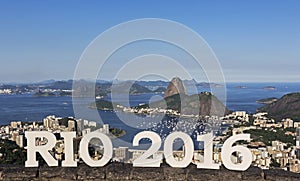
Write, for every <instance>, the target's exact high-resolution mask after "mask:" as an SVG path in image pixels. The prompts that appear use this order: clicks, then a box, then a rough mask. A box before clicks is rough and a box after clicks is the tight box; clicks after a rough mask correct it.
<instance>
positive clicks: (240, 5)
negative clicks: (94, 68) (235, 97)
mask: <svg viewBox="0 0 300 181" xmlns="http://www.w3.org/2000/svg"><path fill="white" fill-rule="evenodd" d="M0 4H1V6H0V23H1V25H2V28H1V30H0V32H1V34H0V40H1V44H0V49H1V50H2V53H1V54H0V61H1V63H2V66H1V67H0V77H1V79H0V82H3V83H7V82H39V81H43V80H48V79H56V80H67V79H72V77H73V75H74V71H75V68H76V65H77V63H78V60H79V58H80V56H81V54H82V52H83V51H84V49H85V48H86V47H87V46H88V44H89V43H90V42H91V41H92V40H93V39H94V38H96V37H97V36H98V35H99V34H100V33H102V32H104V31H105V30H106V29H108V28H110V27H112V26H115V25H117V24H119V23H122V22H126V21H130V20H133V19H139V18H162V19H169V20H172V21H176V22H179V23H182V24H184V25H186V26H188V27H189V28H191V29H193V30H194V31H196V32H197V33H198V34H199V35H200V36H202V37H203V38H204V39H205V40H206V42H207V43H208V44H209V45H210V47H211V48H212V49H213V51H214V52H215V54H216V56H217V57H218V59H219V61H220V64H221V67H222V68H223V72H224V77H225V81H227V82H298V80H299V78H300V73H299V71H298V67H299V66H300V61H299V59H300V54H299V53H297V52H298V50H299V49H300V41H299V40H300V25H299V24H298V23H297V22H298V21H299V19H300V11H299V7H300V6H299V5H300V2H298V1H292V0H291V1H287V2H273V1H263V2H260V1H251V2H239V1H227V2H222V1H214V2H208V1H200V2H198V1H191V2H189V3H179V2H178V1H176V2H173V1H165V2H159V1H154V2H152V1H151V2H138V1H130V2H119V1H112V2H96V1H94V2H92V3H90V4H85V3H82V2H72V3H68V2H60V1H44V2H38V1H26V2H17V1H14V2H11V1H2V2H0ZM144 48H147V46H146V47H144ZM179 61H184V60H179ZM179 63H180V62H179ZM108 70H109V69H108ZM166 71H171V70H166ZM196 71H197V70H196ZM129 77H130V76H129ZM124 79H126V78H124ZM200 81H201V80H200Z"/></svg>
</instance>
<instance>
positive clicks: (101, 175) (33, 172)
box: [0, 163, 300, 181]
mask: <svg viewBox="0 0 300 181" xmlns="http://www.w3.org/2000/svg"><path fill="white" fill-rule="evenodd" d="M0 180H13V181H18V180H41V181H68V180H199V181H201V180H203V181H204V180H205V181H206V180H211V181H223V180H226V181H228V180H233V181H237V180H248V181H250V180H255V181H263V180H276V181H277V180H286V181H294V180H295V181H296V180H297V181H298V180H300V174H296V173H291V172H287V171H284V170H261V169H259V168H257V167H251V168H249V169H248V170H247V171H245V172H237V171H230V170H227V169H225V168H221V169H220V170H205V169H197V168H196V166H195V165H190V166H189V167H187V168H184V169H180V168H171V167H169V166H167V165H163V166H161V167H160V168H136V167H132V165H130V164H122V163H110V164H108V165H107V166H105V167H100V168H91V167H89V166H87V165H83V164H82V165H79V166H78V167H76V168H65V167H40V168H25V167H22V166H15V165H0Z"/></svg>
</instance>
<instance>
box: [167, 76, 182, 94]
mask: <svg viewBox="0 0 300 181" xmlns="http://www.w3.org/2000/svg"><path fill="white" fill-rule="evenodd" d="M176 94H186V89H185V86H184V83H183V81H182V80H181V79H180V78H179V77H174V78H173V79H172V80H171V82H170V83H169V85H168V87H167V89H166V91H165V95H164V97H165V98H166V97H170V96H173V95H176Z"/></svg>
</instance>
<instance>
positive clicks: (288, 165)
mask: <svg viewBox="0 0 300 181" xmlns="http://www.w3.org/2000/svg"><path fill="white" fill-rule="evenodd" d="M243 117H249V116H245V115H244V116H243ZM239 120H240V118H239ZM231 121H232V120H231ZM248 121H249V120H248ZM241 123H242V122H241ZM248 123H249V122H248ZM248 125H249V124H248ZM287 128H293V129H295V132H293V131H289V130H292V129H287ZM255 129H258V130H265V131H272V132H273V133H274V134H277V133H276V132H277V130H278V129H282V130H284V131H285V133H284V134H285V135H287V136H288V135H291V136H293V137H294V138H295V146H290V145H287V143H283V142H280V141H278V140H274V141H272V143H271V145H265V144H264V143H263V142H258V141H251V142H250V143H247V144H245V146H247V147H248V148H249V149H250V150H251V153H252V158H253V159H252V161H253V165H255V166H258V167H260V168H262V169H269V168H270V167H272V166H276V167H280V168H282V169H285V170H289V171H292V172H296V173H300V122H295V121H293V120H292V119H289V118H287V119H283V120H282V121H281V122H277V123H276V122H275V120H274V119H270V118H268V117H267V113H257V114H254V115H253V122H252V125H251V124H250V125H249V126H245V124H243V125H242V126H237V127H235V128H233V129H232V135H235V134H240V133H243V132H244V131H246V130H255Z"/></svg>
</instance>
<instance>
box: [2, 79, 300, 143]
mask: <svg viewBox="0 0 300 181" xmlns="http://www.w3.org/2000/svg"><path fill="white" fill-rule="evenodd" d="M266 86H273V87H275V89H274V90H269V89H264V87H266ZM203 91H207V90H205V88H203ZM226 91H227V100H226V105H227V107H228V108H229V109H230V110H233V111H236V110H245V111H247V112H248V113H255V112H256V110H257V108H259V107H261V106H262V104H259V103H257V102H256V101H257V100H259V99H263V98H269V97H277V98H280V97H281V96H283V95H285V94H287V93H291V92H300V83H228V84H227V85H226ZM153 96H154V94H138V95H131V96H130V105H131V106H132V105H138V104H141V103H145V102H149V99H150V98H151V97H153ZM156 96H157V95H156ZM107 99H110V98H109V97H108V98H107ZM117 99H119V101H120V102H122V97H119V98H117ZM77 100H78V101H76V104H77V107H79V109H80V112H81V114H80V115H81V117H80V118H83V119H88V120H92V121H97V122H100V123H108V124H110V125H111V126H112V127H116V128H120V129H124V130H126V131H127V134H126V135H125V136H124V137H123V138H122V139H123V141H126V142H131V140H132V138H133V136H134V135H135V134H136V133H138V132H140V131H141V129H138V128H133V127H131V126H129V125H127V124H124V122H122V121H120V119H119V118H118V117H117V116H116V114H115V113H113V112H111V111H98V113H99V114H100V116H101V119H102V121H103V122H101V120H99V117H98V116H94V114H93V113H95V110H93V109H90V108H88V103H89V102H92V101H93V100H92V99H86V98H78V99H77ZM48 115H57V116H60V117H65V116H74V111H73V105H72V98H71V97H33V96H32V95H0V125H5V124H9V123H10V122H11V121H14V120H20V121H41V120H42V119H43V118H44V117H46V116H48ZM124 116H127V117H128V116H130V115H124ZM77 118H78V117H77ZM129 119H130V118H129ZM133 121H136V122H138V121H139V120H134V119H133ZM120 145H121V144H120Z"/></svg>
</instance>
